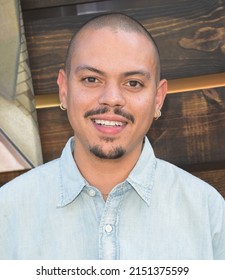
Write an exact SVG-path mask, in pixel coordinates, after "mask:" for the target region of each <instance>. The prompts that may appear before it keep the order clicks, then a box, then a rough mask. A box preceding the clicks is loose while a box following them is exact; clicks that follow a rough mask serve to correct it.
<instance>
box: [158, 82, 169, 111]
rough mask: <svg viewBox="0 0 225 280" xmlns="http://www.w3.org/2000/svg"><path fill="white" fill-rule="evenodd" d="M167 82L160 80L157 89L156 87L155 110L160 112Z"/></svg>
mask: <svg viewBox="0 0 225 280" xmlns="http://www.w3.org/2000/svg"><path fill="white" fill-rule="evenodd" d="M167 85H168V83H167V80H165V79H162V80H160V82H159V84H158V87H157V94H156V108H155V110H161V108H162V106H163V103H164V100H165V97H166V94H167Z"/></svg>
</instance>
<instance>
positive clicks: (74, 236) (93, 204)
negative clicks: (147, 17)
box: [0, 13, 225, 259]
mask: <svg viewBox="0 0 225 280" xmlns="http://www.w3.org/2000/svg"><path fill="white" fill-rule="evenodd" d="M58 85H59V95H60V100H61V108H62V109H64V110H67V113H68V118H69V121H70V123H71V126H72V128H73V130H74V137H73V138H71V139H70V140H69V141H68V143H67V144H66V147H65V148H64V150H63V152H62V156H61V157H60V158H59V159H57V160H55V161H52V162H50V163H47V164H45V165H43V166H40V167H38V168H36V169H34V170H32V171H30V172H28V173H26V174H25V175H23V176H20V177H18V178H16V179H15V180H13V181H12V182H11V183H9V184H8V185H5V186H4V187H3V188H2V189H1V192H0V205H1V214H0V224H1V231H0V257H1V258H2V259H225V203H224V200H223V198H222V197H221V196H220V195H219V194H218V193H217V192H216V190H215V189H214V188H212V187H211V186H209V185H208V184H206V183H204V182H202V181H201V180H199V179H197V178H195V177H193V176H192V175H190V174H188V173H186V172H185V171H182V170H180V169H179V168H177V167H175V166H173V165H171V164H169V163H167V162H165V161H162V160H159V159H157V158H155V156H154V153H153V151H152V148H151V145H150V143H149V141H148V139H147V138H146V137H145V135H146V133H147V131H148V130H149V127H150V126H151V123H152V121H153V119H154V118H155V119H157V118H158V117H159V116H160V109H161V107H162V105H163V101H164V98H165V95H166V91H167V82H166V80H160V66H159V54H158V50H157V47H156V45H155V43H154V41H153V39H152V38H151V36H150V35H149V34H148V32H147V31H146V30H145V29H144V27H143V26H141V25H140V24H139V23H138V22H136V21H135V20H133V19H132V18H130V17H128V16H125V15H122V14H116V13H115V14H109V15H102V16H100V17H97V18H94V19H92V20H91V21H89V22H88V23H86V24H85V25H84V26H83V27H82V28H81V29H80V30H79V31H78V33H77V34H76V35H75V36H74V37H73V38H72V41H71V43H70V46H69V49H68V53H67V58H66V63H65V69H64V70H60V72H59V76H58Z"/></svg>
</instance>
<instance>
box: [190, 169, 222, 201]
mask: <svg viewBox="0 0 225 280" xmlns="http://www.w3.org/2000/svg"><path fill="white" fill-rule="evenodd" d="M192 174H193V175H195V176H197V177H198V178H200V179H202V180H204V181H206V182H207V183H209V184H210V185H212V186H213V187H214V188H215V189H216V190H217V191H218V192H219V193H220V194H221V195H222V196H223V197H224V198H225V169H219V170H208V171H198V172H192Z"/></svg>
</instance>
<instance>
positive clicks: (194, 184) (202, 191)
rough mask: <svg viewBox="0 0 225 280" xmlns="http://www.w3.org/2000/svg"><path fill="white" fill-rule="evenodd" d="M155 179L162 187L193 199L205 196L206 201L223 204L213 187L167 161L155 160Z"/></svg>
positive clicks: (221, 198)
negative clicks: (216, 201)
mask: <svg viewBox="0 0 225 280" xmlns="http://www.w3.org/2000/svg"><path fill="white" fill-rule="evenodd" d="M156 177H157V178H158V181H161V182H162V184H163V185H164V187H165V186H168V187H169V188H171V189H173V190H174V189H178V190H179V191H180V192H183V193H185V194H189V193H190V195H193V196H194V197H193V199H194V198H196V199H197V198H198V196H201V197H203V196H205V198H207V199H212V198H214V199H215V198H216V199H219V200H222V202H223V203H224V199H223V197H222V196H221V195H220V194H219V192H218V191H217V190H216V189H215V188H214V187H213V186H211V185H210V184H208V183H207V182H205V181H203V180H201V179H199V178H198V177H196V176H194V175H192V174H190V173H189V172H187V171H185V170H183V169H181V168H179V167H177V166H175V165H173V164H171V163H169V162H167V161H164V160H161V159H157V165H156ZM159 178H161V179H159ZM156 180H157V179H156Z"/></svg>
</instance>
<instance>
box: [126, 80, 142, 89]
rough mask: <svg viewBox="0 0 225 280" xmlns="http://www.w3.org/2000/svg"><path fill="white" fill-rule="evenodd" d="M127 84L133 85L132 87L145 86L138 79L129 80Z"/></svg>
mask: <svg viewBox="0 0 225 280" xmlns="http://www.w3.org/2000/svg"><path fill="white" fill-rule="evenodd" d="M126 85H127V86H129V87H132V88H140V87H143V84H142V83H141V82H139V81H136V80H131V81H128V82H127V83H126Z"/></svg>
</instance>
